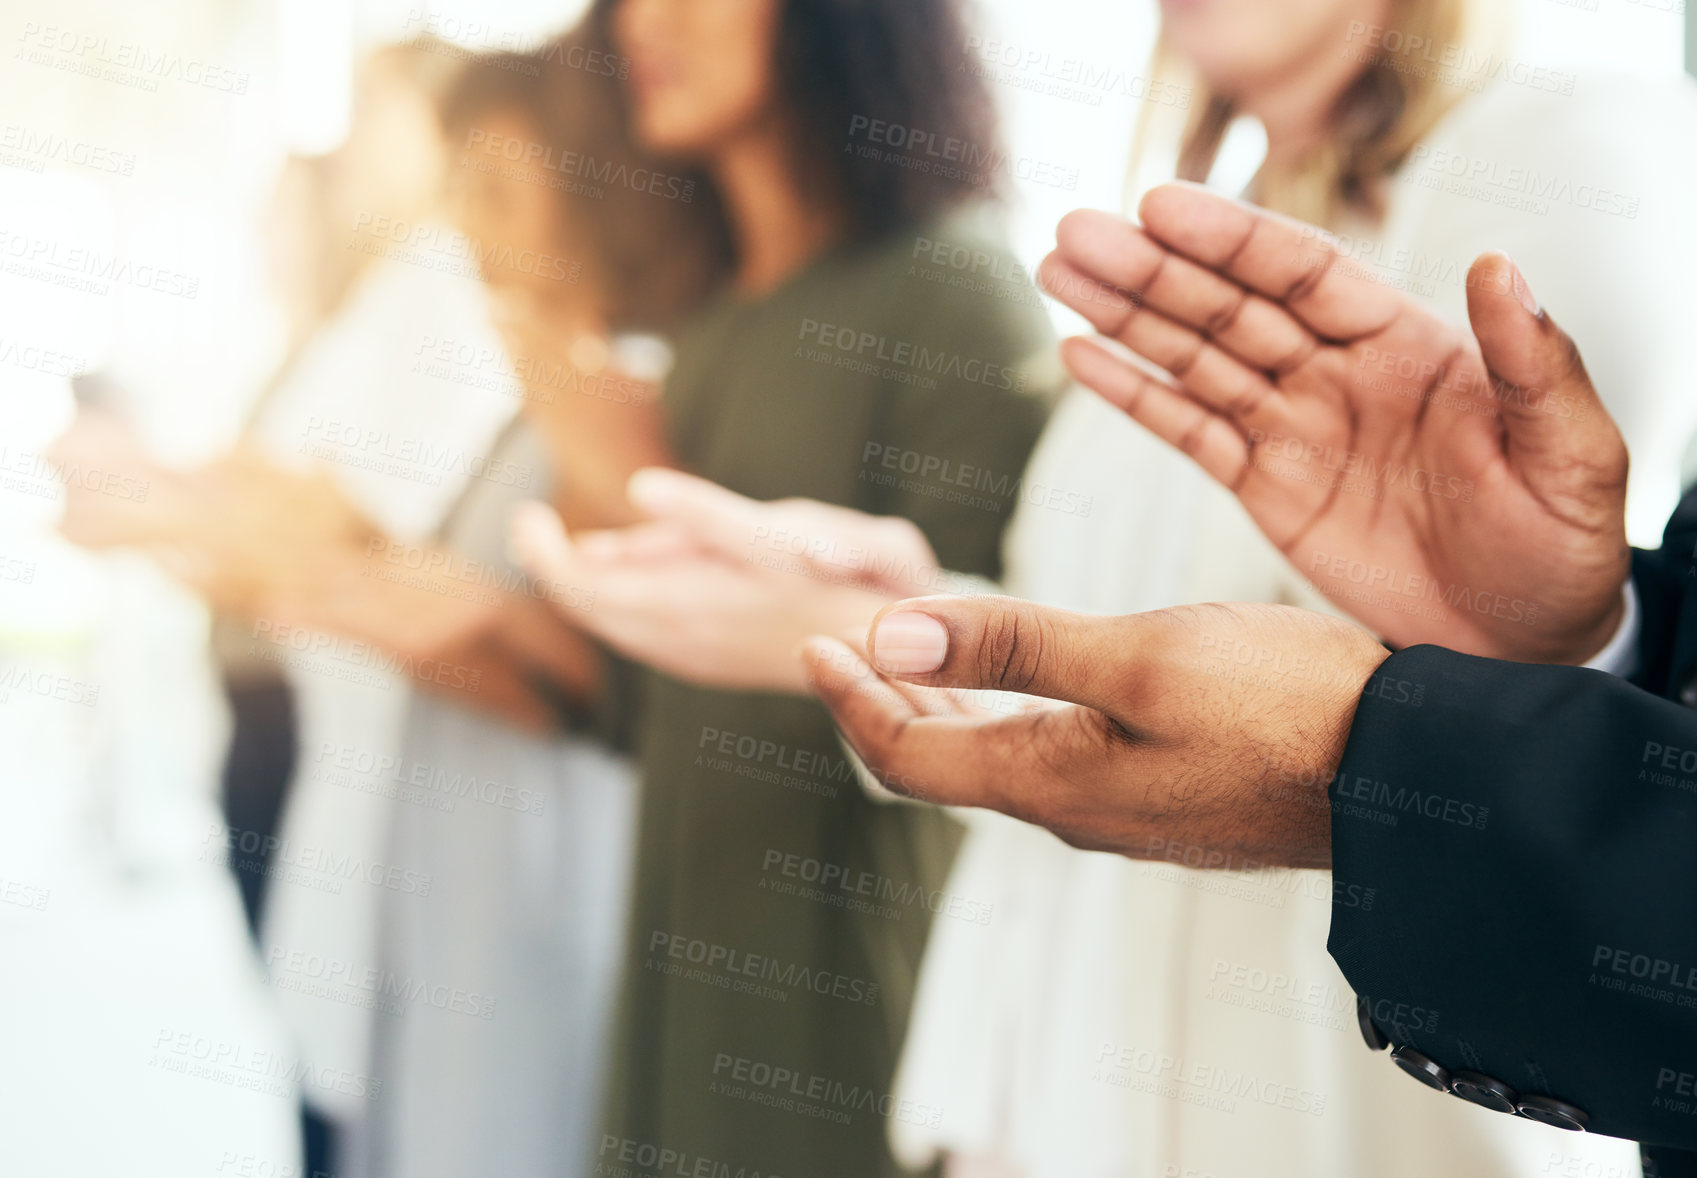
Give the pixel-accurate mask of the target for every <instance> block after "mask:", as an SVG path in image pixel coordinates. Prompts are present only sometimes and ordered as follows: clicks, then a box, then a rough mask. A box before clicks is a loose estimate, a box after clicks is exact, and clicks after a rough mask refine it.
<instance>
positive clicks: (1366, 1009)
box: [1355, 994, 1391, 1051]
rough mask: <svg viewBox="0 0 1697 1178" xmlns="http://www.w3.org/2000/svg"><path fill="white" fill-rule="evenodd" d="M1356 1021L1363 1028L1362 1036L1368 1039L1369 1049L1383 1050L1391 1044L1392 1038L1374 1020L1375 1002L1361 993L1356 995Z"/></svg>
mask: <svg viewBox="0 0 1697 1178" xmlns="http://www.w3.org/2000/svg"><path fill="white" fill-rule="evenodd" d="M1355 1021H1356V1024H1357V1025H1358V1026H1360V1028H1361V1038H1362V1039H1363V1040H1365V1041H1366V1043H1367V1049H1368V1050H1369V1051H1383V1050H1384V1049H1385V1048H1386V1047H1388V1046H1390V1042H1391V1041H1390V1040H1389V1039H1387V1038H1385V1033H1384V1032H1383V1031H1381V1030H1380V1029H1379V1024H1378V1023H1375V1022H1374V1021H1373V1004H1372V1003H1371V1002H1369V1001H1367V999H1366V997H1365V996H1364V995H1361V994H1357V995H1356V996H1355Z"/></svg>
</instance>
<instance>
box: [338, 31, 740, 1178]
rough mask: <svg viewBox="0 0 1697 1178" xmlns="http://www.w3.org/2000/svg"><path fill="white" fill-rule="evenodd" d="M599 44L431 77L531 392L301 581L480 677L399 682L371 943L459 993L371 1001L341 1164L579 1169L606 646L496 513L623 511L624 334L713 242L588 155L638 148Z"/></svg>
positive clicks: (620, 822) (469, 212)
mask: <svg viewBox="0 0 1697 1178" xmlns="http://www.w3.org/2000/svg"><path fill="white" fill-rule="evenodd" d="M596 59H599V60H610V57H609V55H608V54H607V52H606V51H605V49H604V47H602V46H600V45H599V43H598V41H597V38H596V36H595V31H594V30H593V29H591V28H585V29H580V30H577V31H574V32H572V33H568V34H566V35H564V36H563V37H560V38H558V39H555V40H553V41H551V42H549V43H548V44H547V45H546V46H544V47H543V48H542V49H540V50H538V51H536V52H534V53H531V54H525V55H520V54H506V55H500V56H496V57H493V58H489V59H484V60H478V61H475V62H473V63H472V64H471V65H470V66H468V68H467V70H466V73H465V74H464V76H463V77H462V78H461V79H460V81H459V82H458V84H457V85H456V86H455V87H454V88H453V90H452V91H451V92H450V94H449V95H448V97H447V100H446V102H445V104H444V108H443V115H442V121H443V126H444V130H445V133H446V135H447V139H448V143H449V145H450V148H451V163H450V169H449V172H450V176H451V177H452V183H451V186H450V187H451V190H452V192H453V194H454V202H453V203H454V212H455V219H456V222H457V224H458V225H459V226H460V228H461V229H462V230H463V232H464V233H465V235H466V237H467V238H468V239H469V240H470V241H471V242H473V243H475V252H476V256H477V258H478V260H479V270H480V273H481V275H482V277H483V281H484V283H485V284H486V286H487V287H488V288H489V290H490V293H491V296H492V299H493V301H494V303H495V306H496V310H497V319H498V322H499V323H500V325H501V328H502V335H503V338H504V340H505V343H506V360H505V364H504V366H503V367H504V370H505V371H507V372H508V373H510V374H511V375H510V380H511V381H512V382H513V383H514V384H515V387H516V388H518V389H519V390H520V391H522V401H521V407H520V410H519V414H518V417H517V418H516V419H515V420H514V421H513V422H512V423H511V424H510V425H508V426H507V428H506V429H505V430H503V432H502V433H501V435H500V436H499V437H498V438H497V439H496V440H495V442H494V443H493V445H492V446H491V448H490V450H489V459H488V462H487V464H486V465H487V469H488V470H489V471H490V472H491V473H490V475H489V477H486V478H481V479H475V480H473V481H472V482H471V484H470V485H469V486H468V488H467V489H466V491H465V492H464V494H463V495H462V496H461V497H460V499H459V500H458V502H457V503H456V504H455V505H454V507H453V508H452V510H451V512H450V513H449V515H448V518H447V520H446V522H445V524H444V526H443V528H442V529H441V530H440V532H439V534H438V536H437V538H436V540H435V542H434V543H433V544H432V545H430V546H428V548H427V549H426V550H425V553H427V555H426V554H425V553H420V555H421V556H422V557H423V559H422V560H418V561H415V560H414V559H413V553H412V552H408V551H407V550H405V549H402V548H399V547H398V546H394V545H390V546H388V547H387V548H385V550H384V551H382V552H380V553H372V552H370V551H367V552H364V553H359V554H350V556H351V558H352V559H351V560H350V561H349V563H348V564H347V565H346V566H345V567H343V568H341V569H330V570H327V571H326V572H325V573H324V577H325V580H324V581H323V583H322V588H321V589H320V590H318V591H315V592H313V593H312V594H311V598H312V600H313V602H315V603H316V604H317V607H318V608H319V609H320V610H322V611H324V614H323V617H322V622H321V624H324V625H327V626H329V627H330V628H333V629H336V630H338V631H340V632H344V633H360V634H366V635H370V636H372V637H373V638H374V639H375V640H377V641H381V642H383V643H384V644H385V645H388V646H390V647H392V648H394V649H398V650H401V651H404V652H410V653H416V655H417V656H418V657H419V658H420V659H435V660H437V662H438V663H439V664H444V665H445V664H450V663H452V664H458V665H461V666H464V667H466V668H476V670H474V671H472V673H473V674H477V673H481V675H482V678H481V680H480V683H479V686H478V689H477V690H476V691H473V692H470V693H468V692H448V693H441V692H437V693H432V694H422V693H421V694H418V695H415V697H414V698H413V700H412V703H411V708H410V713H409V715H408V717H407V722H406V729H405V737H404V740H403V742H402V745H401V749H400V764H399V768H398V769H397V770H396V771H395V773H394V774H393V775H392V777H393V779H394V780H402V779H404V780H405V782H406V785H407V786H408V788H405V789H404V790H403V791H402V793H401V794H400V800H401V801H403V802H405V803H408V804H404V805H399V806H396V807H395V809H394V811H393V815H392V819H391V829H390V833H389V838H388V840H387V844H386V849H385V862H386V863H388V864H390V865H393V866H397V867H405V868H407V869H410V870H412V871H416V872H417V873H418V874H419V875H420V876H421V877H422V878H424V879H428V880H429V893H428V895H423V894H420V895H410V894H405V893H404V892H403V891H401V890H392V891H388V892H385V893H384V896H383V908H382V913H381V919H380V922H379V923H380V940H381V948H380V952H379V954H378V958H377V961H376V965H377V967H378V969H379V971H380V974H381V976H383V977H385V978H395V979H406V980H429V981H432V982H437V983H440V984H444V985H447V986H450V987H452V988H453V990H454V991H455V992H456V993H459V994H462V995H464V996H466V997H465V1000H464V1002H461V1003H458V1004H450V1005H448V1006H437V1005H436V1004H434V1003H415V1004H413V1005H412V1006H411V1007H410V1008H408V1009H407V1010H406V1011H405V1012H404V1014H403V1015H402V1016H401V1017H399V1018H393V1019H383V1020H380V1021H379V1022H378V1023H377V1027H376V1041H375V1061H374V1069H375V1072H376V1074H378V1075H380V1076H381V1077H382V1078H383V1084H384V1090H383V1097H382V1100H381V1101H380V1102H379V1103H378V1104H376V1105H375V1106H374V1109H373V1118H372V1123H371V1128H370V1132H369V1133H368V1134H367V1136H366V1140H365V1141H364V1142H363V1143H362V1145H361V1147H360V1152H361V1156H360V1157H359V1158H358V1159H357V1161H355V1163H354V1164H355V1166H356V1168H357V1169H358V1170H359V1171H360V1172H365V1173H370V1174H373V1175H395V1176H397V1178H402V1176H404V1178H426V1176H428V1175H443V1176H445V1178H446V1176H451V1175H460V1174H467V1173H481V1172H485V1171H496V1172H504V1173H514V1174H555V1175H570V1174H578V1173H586V1172H588V1168H589V1166H590V1164H591V1159H592V1157H593V1154H594V1146H595V1142H596V1131H597V1129H598V1127H599V1125H598V1120H599V1116H600V1113H601V1108H602V1104H603V1097H604V1093H605V1083H604V1082H605V1075H606V1063H607V1052H608V1046H609V1040H610V1034H611V1027H612V1023H613V1015H614V1002H615V998H616V994H617V983H618V980H619V977H620V976H621V972H622V971H621V968H620V963H621V961H622V957H623V953H622V949H623V938H624V935H625V919H626V916H627V908H628V903H627V901H628V895H629V882H630V873H631V859H632V854H633V839H634V831H635V816H636V788H637V782H636V778H635V774H634V772H633V770H632V768H631V766H630V765H629V763H628V761H626V760H625V759H624V758H623V757H621V756H618V755H616V754H614V753H613V752H611V751H609V750H608V749H606V748H605V747H603V746H602V745H601V744H599V743H598V742H597V741H596V740H595V739H594V737H593V736H592V735H590V734H586V733H582V732H573V731H571V728H572V727H573V715H574V707H573V704H574V702H578V703H581V702H582V701H584V700H587V699H589V698H590V697H592V696H593V695H594V693H595V692H596V690H597V688H598V685H599V681H600V667H599V660H598V657H597V655H596V653H595V652H594V651H593V650H592V649H591V648H589V647H588V645H587V644H586V643H584V642H582V641H581V640H577V639H574V635H573V633H572V631H571V630H570V628H569V627H568V625H567V622H566V620H565V619H564V618H563V617H562V616H561V614H562V613H566V614H569V613H572V612H581V611H583V610H589V609H592V608H594V604H595V603H594V602H593V601H592V600H589V599H583V598H578V597H576V596H574V595H572V593H571V591H570V589H569V587H564V586H558V585H551V584H548V583H546V582H539V583H531V582H527V581H526V580H525V578H524V576H523V574H522V573H521V572H520V571H519V570H517V569H515V568H514V567H513V566H512V565H511V564H509V563H508V561H507V559H506V557H505V522H506V519H507V516H508V515H509V514H510V512H511V510H512V508H513V506H514V504H516V503H517V502H519V501H520V500H521V499H524V498H528V497H530V496H534V495H542V496H544V497H546V498H548V499H549V501H550V502H552V503H553V504H554V505H555V507H556V508H557V509H558V510H559V511H560V512H561V514H562V515H563V516H565V517H566V518H577V519H581V520H587V521H590V522H592V523H598V524H607V523H617V522H622V521H623V520H625V519H627V518H629V517H630V509H629V507H628V506H627V505H625V503H624V485H625V482H626V481H627V478H628V476H629V474H630V472H631V470H632V469H634V468H635V467H636V466H638V465H640V464H642V463H644V462H654V461H661V462H664V461H669V460H670V448H669V446H668V445H667V442H666V439H665V436H664V433H663V430H662V425H661V419H660V416H659V413H660V406H659V403H658V401H657V398H656V395H655V394H656V390H655V387H654V386H653V385H652V384H651V383H649V382H648V381H646V380H644V379H641V378H639V377H638V376H636V375H633V374H632V369H631V368H630V367H629V366H626V365H624V363H623V360H624V353H625V351H626V349H624V348H622V347H621V343H620V341H621V339H622V335H621V333H623V332H627V331H630V330H632V329H635V328H644V329H657V328H664V327H665V326H667V325H668V324H669V321H670V319H671V317H672V316H673V315H675V314H676V313H678V312H679V311H680V310H681V309H682V308H684V307H686V306H688V305H690V304H692V303H695V302H698V301H699V299H700V298H701V297H702V294H703V293H704V292H703V289H702V285H703V284H704V283H705V282H706V281H707V280H708V279H709V277H710V276H711V275H712V274H713V263H712V260H713V258H714V257H715V256H717V251H718V248H719V245H718V243H719V238H718V237H717V236H716V234H715V231H714V222H713V221H712V220H711V219H710V218H708V217H706V216H704V215H703V214H704V212H705V210H703V209H702V208H701V207H700V206H696V205H694V204H693V203H688V202H684V201H681V200H678V199H676V198H674V197H671V196H667V195H661V194H656V193H655V192H653V191H651V190H643V189H640V188H638V189H633V188H629V187H626V188H623V189H622V190H621V188H620V187H615V186H614V185H613V184H612V183H609V182H607V181H605V180H603V181H602V182H601V183H595V182H586V181H584V180H582V179H580V178H578V175H577V172H576V169H577V168H578V167H580V166H581V167H585V168H588V169H590V170H591V171H592V172H593V173H594V174H596V175H600V176H603V177H612V176H617V175H621V174H623V175H627V176H628V175H629V174H631V173H634V172H640V173H647V174H652V173H653V171H654V166H653V164H652V163H651V162H650V161H647V160H645V159H644V158H643V157H642V156H641V155H640V154H638V153H636V152H634V151H633V150H631V148H630V147H629V146H628V145H627V144H626V143H624V142H623V140H622V139H621V137H620V135H619V125H620V121H619V118H618V102H619V97H618V94H617V91H616V89H615V87H616V81H615V80H614V79H612V78H610V77H607V76H604V75H602V74H599V73H597V72H595V71H591V70H585V69H582V68H578V67H577V65H576V64H574V63H578V62H580V61H583V60H596ZM589 161H593V162H592V163H591V162H589ZM633 362H634V361H633ZM420 565H421V566H422V568H420V567H419V566H420ZM415 570H416V571H415ZM350 591H351V595H350ZM557 609H558V610H559V611H560V612H556V610H557ZM503 664H504V666H505V668H506V669H503ZM503 677H506V678H508V679H509V680H510V683H511V686H512V687H513V688H514V689H516V690H521V691H525V693H526V694H527V695H528V696H529V697H530V699H529V700H528V702H527V703H526V704H525V706H522V707H515V708H510V709H504V711H505V714H496V713H492V712H491V710H490V709H488V708H487V707H483V706H479V701H478V700H477V699H476V698H475V697H476V696H477V695H479V694H482V685H483V684H489V683H492V682H495V681H498V680H499V679H501V678H503ZM450 1077H451V1082H450V1081H449V1080H448V1079H447V1078H450Z"/></svg>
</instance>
